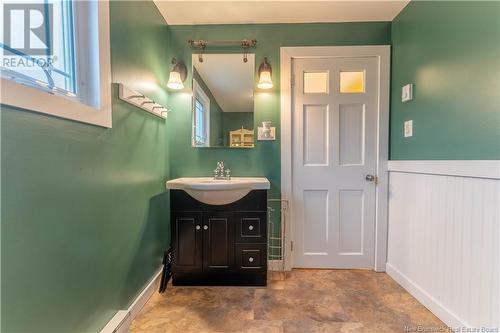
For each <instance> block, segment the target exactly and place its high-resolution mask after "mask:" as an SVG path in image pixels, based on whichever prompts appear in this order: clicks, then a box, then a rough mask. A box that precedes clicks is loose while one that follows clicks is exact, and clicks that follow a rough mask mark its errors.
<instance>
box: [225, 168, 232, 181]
mask: <svg viewBox="0 0 500 333" xmlns="http://www.w3.org/2000/svg"><path fill="white" fill-rule="evenodd" d="M226 178H227V179H231V169H226Z"/></svg>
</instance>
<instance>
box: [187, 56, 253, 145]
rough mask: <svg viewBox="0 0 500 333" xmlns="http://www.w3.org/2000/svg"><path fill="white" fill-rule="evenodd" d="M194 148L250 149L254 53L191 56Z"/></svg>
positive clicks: (251, 138)
mask: <svg viewBox="0 0 500 333" xmlns="http://www.w3.org/2000/svg"><path fill="white" fill-rule="evenodd" d="M192 64H193V68H192V73H193V110H192V111H193V112H192V125H193V131H192V144H193V146H194V147H230V148H253V147H254V129H253V111H254V83H255V80H254V73H255V56H254V55H253V54H248V62H244V61H243V56H242V55H241V54H203V62H200V61H199V55H198V54H193V56H192Z"/></svg>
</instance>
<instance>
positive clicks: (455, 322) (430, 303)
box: [386, 263, 470, 327]
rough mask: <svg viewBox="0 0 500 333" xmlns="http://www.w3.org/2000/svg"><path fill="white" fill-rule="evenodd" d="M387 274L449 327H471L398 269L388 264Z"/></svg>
mask: <svg viewBox="0 0 500 333" xmlns="http://www.w3.org/2000/svg"><path fill="white" fill-rule="evenodd" d="M386 273H387V274H388V275H389V276H390V277H391V278H393V279H394V280H395V281H396V282H397V283H399V284H400V285H401V286H402V287H403V288H404V289H406V290H407V291H408V292H409V293H410V294H411V295H412V296H413V297H415V298H416V299H417V300H418V301H419V302H420V303H422V304H423V305H424V306H425V307H426V308H427V309H429V311H431V312H432V313H433V314H435V315H436V317H438V318H439V319H441V320H442V321H443V322H444V323H445V324H446V325H448V326H449V327H470V326H469V325H467V324H466V323H465V322H464V321H463V320H461V319H460V318H458V317H457V316H456V315H455V314H454V313H452V312H451V311H450V310H449V309H447V308H446V307H445V306H444V305H443V304H441V303H440V302H439V301H438V300H437V299H435V298H434V297H432V296H431V295H430V294H429V293H427V292H426V291H425V290H424V289H422V288H421V287H420V286H418V285H417V284H416V283H415V282H413V281H412V280H411V279H409V278H408V277H407V276H406V275H404V274H403V273H401V272H400V271H399V270H398V269H397V268H396V267H394V266H392V265H391V264H389V263H387V264H386Z"/></svg>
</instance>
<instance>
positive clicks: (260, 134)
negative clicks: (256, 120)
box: [257, 127, 276, 141]
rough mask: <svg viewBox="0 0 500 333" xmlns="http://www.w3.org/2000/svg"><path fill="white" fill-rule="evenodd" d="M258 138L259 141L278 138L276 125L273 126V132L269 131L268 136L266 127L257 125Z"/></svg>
mask: <svg viewBox="0 0 500 333" xmlns="http://www.w3.org/2000/svg"><path fill="white" fill-rule="evenodd" d="M257 140H258V141H274V140H276V127H271V133H269V136H268V137H266V136H265V135H264V127H257Z"/></svg>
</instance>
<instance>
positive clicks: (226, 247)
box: [203, 212, 234, 272]
mask: <svg viewBox="0 0 500 333" xmlns="http://www.w3.org/2000/svg"><path fill="white" fill-rule="evenodd" d="M233 266H234V226H233V223H232V213H230V212H210V213H205V214H204V216H203V271H205V272H220V271H229V270H231V269H232V268H233Z"/></svg>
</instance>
